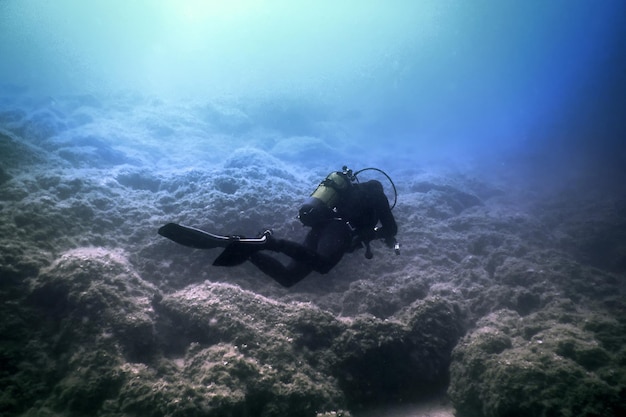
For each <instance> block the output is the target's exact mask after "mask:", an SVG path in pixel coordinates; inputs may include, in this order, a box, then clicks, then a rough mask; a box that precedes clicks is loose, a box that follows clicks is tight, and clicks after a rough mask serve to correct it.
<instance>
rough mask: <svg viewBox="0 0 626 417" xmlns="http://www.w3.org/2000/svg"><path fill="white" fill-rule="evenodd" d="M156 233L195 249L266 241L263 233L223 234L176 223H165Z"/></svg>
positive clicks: (254, 243) (255, 243) (257, 243)
mask: <svg viewBox="0 0 626 417" xmlns="http://www.w3.org/2000/svg"><path fill="white" fill-rule="evenodd" d="M158 233H159V234H160V235H161V236H163V237H166V238H168V239H170V240H172V241H174V242H176V243H178V244H179V245H183V246H187V247H190V248H195V249H213V248H225V247H227V246H228V245H230V244H231V243H233V242H237V243H241V244H252V245H259V244H263V243H265V242H266V241H267V236H266V235H265V234H263V235H262V236H260V237H241V236H223V235H216V234H214V233H209V232H205V231H204V230H200V229H196V228H195V227H190V226H183V225H182V224H176V223H167V224H166V225H164V226H162V227H161V228H159V231H158Z"/></svg>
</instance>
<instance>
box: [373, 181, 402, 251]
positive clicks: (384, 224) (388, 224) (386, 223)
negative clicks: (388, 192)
mask: <svg viewBox="0 0 626 417" xmlns="http://www.w3.org/2000/svg"><path fill="white" fill-rule="evenodd" d="M368 184H371V185H369V192H370V193H371V195H370V198H371V201H372V202H373V204H374V209H375V210H376V214H377V215H378V220H379V221H380V224H381V227H379V228H377V230H376V235H377V237H379V238H381V239H385V243H386V244H387V246H389V247H393V246H394V244H395V236H396V234H397V233H398V225H397V224H396V219H395V218H394V217H393V213H392V212H391V208H390V207H389V200H387V196H385V192H384V191H383V186H382V184H381V183H380V182H379V181H376V180H372V181H369V182H368Z"/></svg>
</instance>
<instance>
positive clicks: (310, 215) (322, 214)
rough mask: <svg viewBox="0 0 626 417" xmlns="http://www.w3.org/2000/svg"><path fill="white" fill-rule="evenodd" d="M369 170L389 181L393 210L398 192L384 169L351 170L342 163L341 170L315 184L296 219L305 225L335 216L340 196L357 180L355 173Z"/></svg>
mask: <svg viewBox="0 0 626 417" xmlns="http://www.w3.org/2000/svg"><path fill="white" fill-rule="evenodd" d="M370 170H372V171H378V172H380V173H381V174H383V175H384V176H385V177H387V179H388V180H389V182H390V183H391V187H392V188H393V192H394V194H395V195H394V201H393V204H392V205H391V209H392V210H393V208H394V207H395V205H396V202H397V201H398V192H397V190H396V185H395V184H394V183H393V181H392V180H391V178H390V177H389V175H387V173H386V172H385V171H383V170H381V169H378V168H363V169H361V170H359V171H357V172H352V170H351V169H349V168H348V167H347V166H345V165H344V166H343V168H342V170H341V171H335V172H331V173H330V174H328V176H327V177H326V178H325V179H324V180H323V181H322V182H321V183H320V184H319V185H318V186H317V188H316V189H315V191H313V193H312V194H311V196H310V197H309V198H307V199H306V201H305V202H304V204H303V205H302V207H300V210H299V211H298V219H300V221H301V222H302V224H303V225H305V226H313V225H314V224H317V223H319V222H321V221H325V220H329V219H332V218H333V217H335V216H336V214H335V211H334V210H335V208H336V207H337V205H338V204H339V203H340V202H341V199H342V197H343V196H345V195H346V194H347V193H348V192H349V190H350V187H352V183H354V182H359V179H358V177H357V175H358V174H360V173H361V172H364V171H370Z"/></svg>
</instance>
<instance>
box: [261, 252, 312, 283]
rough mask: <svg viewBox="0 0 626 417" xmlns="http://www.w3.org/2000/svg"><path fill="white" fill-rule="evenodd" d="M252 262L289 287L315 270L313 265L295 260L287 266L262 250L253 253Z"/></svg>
mask: <svg viewBox="0 0 626 417" xmlns="http://www.w3.org/2000/svg"><path fill="white" fill-rule="evenodd" d="M250 262H251V263H252V264H253V265H255V266H256V267H257V268H259V269H260V270H261V271H262V272H263V273H265V274H266V275H268V276H270V277H271V278H272V279H274V280H275V281H276V282H278V283H279V284H280V285H282V286H283V287H287V288H289V287H291V286H292V285H294V284H296V283H298V282H300V281H302V280H303V279H304V277H306V276H307V275H309V274H310V273H311V271H312V270H313V268H312V267H311V266H309V265H306V264H303V263H300V262H295V261H292V262H290V263H289V264H288V265H287V266H285V265H283V264H282V263H281V262H280V261H279V260H278V259H276V258H273V257H271V256H270V255H267V254H265V253H261V252H257V253H254V254H252V256H250Z"/></svg>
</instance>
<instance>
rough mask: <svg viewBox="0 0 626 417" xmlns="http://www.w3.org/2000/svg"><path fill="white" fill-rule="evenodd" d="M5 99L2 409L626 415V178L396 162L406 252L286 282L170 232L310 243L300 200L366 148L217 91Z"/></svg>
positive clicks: (0, 207) (1, 145)
mask: <svg viewBox="0 0 626 417" xmlns="http://www.w3.org/2000/svg"><path fill="white" fill-rule="evenodd" d="M0 110H1V111H0V297H1V301H2V303H1V304H0V309H2V311H1V312H0V317H1V319H0V415H3V416H87V415H89V416H286V415H289V416H316V415H322V416H331V415H344V416H347V415H357V416H358V415H359V414H360V413H367V412H368V410H371V409H374V408H376V409H380V407H383V408H384V407H385V406H389V407H391V406H394V405H399V404H414V403H417V404H419V403H420V402H424V401H429V400H430V399H432V398H442V396H443V398H445V401H447V402H448V404H450V406H451V407H452V408H454V413H455V415H456V416H459V417H479V416H485V417H487V416H488V417H510V416H522V415H523V416H616V415H624V413H626V343H625V342H626V308H625V306H626V299H625V298H624V289H625V274H626V195H625V193H624V192H623V190H621V192H620V190H619V189H617V190H613V189H610V190H608V189H605V188H603V187H599V186H597V184H596V183H594V182H593V180H592V178H588V177H587V176H586V175H585V174H584V173H583V174H579V175H578V176H573V177H572V178H573V179H572V180H571V181H569V182H568V183H566V184H560V185H558V186H557V185H550V184H546V182H545V181H541V180H540V179H536V178H535V180H534V181H531V180H528V181H524V180H522V179H520V178H519V177H516V174H515V173H514V172H513V169H511V170H510V171H508V172H507V171H506V170H504V171H502V172H499V173H493V174H492V175H485V174H484V172H483V173H481V172H480V171H477V170H476V169H470V168H467V167H466V168H451V167H449V166H446V167H443V166H442V167H438V166H424V167H410V168H397V167H395V166H391V167H387V166H384V164H385V161H387V162H388V161H389V160H383V159H381V161H380V162H381V165H380V168H384V169H387V170H388V171H390V173H391V174H392V176H393V178H394V180H395V182H396V185H397V188H398V192H399V195H400V197H399V200H398V204H397V207H396V208H395V210H394V214H395V216H396V219H397V221H398V224H399V227H400V233H399V235H398V239H399V241H400V242H401V244H402V253H401V255H400V256H394V255H393V253H392V252H391V251H389V250H388V249H387V248H385V247H384V245H382V244H378V243H376V242H375V243H373V245H372V246H373V251H374V255H375V256H374V258H373V259H372V260H366V259H365V258H364V257H363V254H362V253H359V252H356V253H354V254H350V255H347V256H346V257H345V258H344V259H343V260H342V262H341V263H340V265H339V266H337V267H336V268H335V269H334V270H333V271H331V272H330V273H329V274H327V275H317V274H312V275H311V276H309V277H308V278H307V279H305V280H304V281H302V282H301V283H299V284H298V285H296V286H295V287H293V288H290V289H284V288H282V287H280V286H279V285H277V284H276V283H274V282H273V281H272V280H271V279H269V278H267V277H265V276H264V275H262V274H261V273H260V272H258V271H257V270H255V269H254V268H253V267H251V266H250V265H243V266H241V267H236V268H227V269H222V268H215V267H212V266H211V262H212V260H213V259H214V258H215V256H217V254H218V252H216V251H214V250H210V251H199V250H191V249H188V248H184V247H180V246H177V245H175V244H173V243H172V242H170V241H168V240H166V239H163V238H161V237H159V236H158V235H157V234H156V230H157V229H158V227H159V226H160V225H162V224H164V223H166V222H169V221H175V222H180V223H184V224H188V225H193V226H196V227H200V228H203V229H207V230H211V231H215V232H219V233H226V234H234V233H238V234H254V233H256V232H258V231H259V230H262V229H263V228H265V227H271V228H272V229H273V230H274V231H275V233H276V234H277V235H280V236H286V237H292V238H294V239H298V238H301V237H302V236H303V234H304V233H305V230H303V229H302V227H301V226H300V225H299V223H298V222H297V220H296V219H294V215H295V213H296V211H297V207H298V205H299V204H300V202H301V201H302V199H303V198H304V197H306V196H307V195H308V194H309V193H310V192H311V191H312V189H313V188H314V187H315V186H316V184H317V182H318V181H319V180H320V179H321V178H323V176H325V175H326V173H327V171H328V170H330V169H336V168H340V167H339V166H334V165H332V164H334V163H339V162H335V160H332V161H329V160H325V159H324V158H323V155H325V154H328V153H329V152H332V154H333V155H334V157H335V158H336V159H337V160H341V159H342V158H344V160H345V159H349V158H352V159H350V160H355V158H354V154H355V152H357V151H358V150H353V149H342V148H337V147H333V146H331V145H329V144H327V143H326V142H324V141H323V140H321V139H316V138H315V137H314V136H301V137H289V136H288V135H281V134H278V133H276V131H277V128H276V126H258V124H257V123H256V122H255V120H254V117H253V116H254V114H253V113H254V111H253V110H254V109H252V110H251V109H246V110H245V111H243V110H241V109H237V108H236V107H224V106H221V107H220V106H217V105H214V104H212V105H209V104H202V105H189V106H187V107H184V106H183V107H181V106H169V105H166V104H164V103H162V102H159V101H154V100H153V101H151V100H147V99H143V98H139V97H133V96H120V97H111V98H108V99H106V100H105V99H101V98H95V97H92V96H82V97H66V98H61V99H58V98H56V99H51V98H45V99H32V98H25V97H21V98H20V97H18V98H5V99H3V100H2V101H1V103H0ZM190 149H193V152H191V151H190ZM357 154H358V152H357ZM308 155H311V157H308ZM314 155H315V156H314ZM320 155H322V156H320ZM350 155H352V156H350ZM331 159H332V158H331ZM370 160H372V161H373V162H376V160H375V159H372V158H371V157H370ZM303 161H306V164H304V163H303ZM406 166H409V165H406ZM354 168H355V169H356V168H359V167H354ZM530 171H532V170H530ZM363 175H365V174H363ZM517 175H521V174H519V173H518V174H517ZM381 415H384V414H381Z"/></svg>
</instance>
